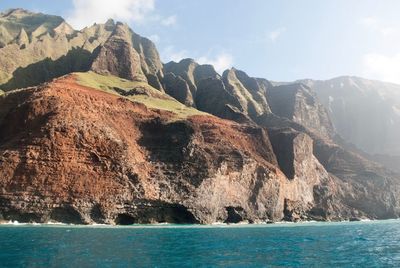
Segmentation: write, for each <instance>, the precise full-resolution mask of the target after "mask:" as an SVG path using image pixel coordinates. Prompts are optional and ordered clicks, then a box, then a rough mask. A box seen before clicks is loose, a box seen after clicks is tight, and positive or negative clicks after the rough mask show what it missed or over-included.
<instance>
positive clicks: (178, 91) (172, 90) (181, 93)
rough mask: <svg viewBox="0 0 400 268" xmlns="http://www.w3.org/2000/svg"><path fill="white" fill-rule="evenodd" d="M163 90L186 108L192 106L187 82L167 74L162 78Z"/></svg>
mask: <svg viewBox="0 0 400 268" xmlns="http://www.w3.org/2000/svg"><path fill="white" fill-rule="evenodd" d="M163 82H164V85H165V90H166V93H167V94H168V95H170V96H171V97H173V98H175V99H176V100H177V101H179V102H181V103H183V104H185V105H186V106H194V100H193V96H192V92H191V91H190V88H189V85H188V84H187V82H186V81H185V80H184V79H183V78H182V77H180V76H176V75H175V74H173V73H167V74H166V75H165V77H164V80H163Z"/></svg>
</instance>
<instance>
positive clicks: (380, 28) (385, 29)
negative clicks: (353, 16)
mask: <svg viewBox="0 0 400 268" xmlns="http://www.w3.org/2000/svg"><path fill="white" fill-rule="evenodd" d="M360 24H361V25H363V26H364V27H366V28H367V29H368V30H372V31H374V32H377V33H379V34H380V35H382V36H383V37H392V36H394V35H395V34H397V30H396V29H395V28H394V27H390V26H387V25H384V24H383V23H382V21H381V20H380V19H378V18H377V17H365V18H362V19H361V20H360Z"/></svg>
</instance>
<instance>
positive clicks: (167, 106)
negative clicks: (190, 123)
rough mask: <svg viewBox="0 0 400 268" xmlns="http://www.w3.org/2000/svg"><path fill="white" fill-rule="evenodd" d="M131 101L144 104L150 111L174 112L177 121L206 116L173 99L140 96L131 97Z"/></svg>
mask: <svg viewBox="0 0 400 268" xmlns="http://www.w3.org/2000/svg"><path fill="white" fill-rule="evenodd" d="M129 99H131V100H133V101H136V102H140V103H143V104H144V105H146V106H147V107H148V108H150V109H159V110H165V111H169V112H173V113H174V114H176V116H177V117H176V118H175V119H185V118H187V117H190V116H193V115H201V114H205V113H203V112H201V111H199V110H196V109H194V108H191V107H187V106H185V105H183V104H182V103H180V102H178V101H177V100H175V99H172V98H171V99H159V98H152V97H149V96H143V95H138V96H132V97H129Z"/></svg>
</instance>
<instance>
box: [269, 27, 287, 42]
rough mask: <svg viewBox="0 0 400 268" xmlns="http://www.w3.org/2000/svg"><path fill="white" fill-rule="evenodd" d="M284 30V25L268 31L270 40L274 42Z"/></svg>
mask: <svg viewBox="0 0 400 268" xmlns="http://www.w3.org/2000/svg"><path fill="white" fill-rule="evenodd" d="M284 32H286V27H280V28H278V29H275V30H273V31H272V32H270V33H269V34H268V37H269V39H270V40H271V41H272V42H275V41H276V40H278V38H279V37H280V36H281V35H282V34H283V33H284Z"/></svg>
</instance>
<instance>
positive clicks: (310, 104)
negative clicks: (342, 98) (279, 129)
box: [267, 84, 334, 138]
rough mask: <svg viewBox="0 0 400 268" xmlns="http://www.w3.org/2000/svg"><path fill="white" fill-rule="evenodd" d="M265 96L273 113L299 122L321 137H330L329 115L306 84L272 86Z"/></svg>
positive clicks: (332, 130) (331, 131)
mask: <svg viewBox="0 0 400 268" xmlns="http://www.w3.org/2000/svg"><path fill="white" fill-rule="evenodd" d="M267 96H268V100H269V103H270V106H271V110H272V112H273V113H274V114H275V115H278V116H281V117H285V118H288V119H290V120H292V121H294V122H296V123H298V124H301V125H303V126H304V127H306V128H308V129H309V130H311V131H313V132H315V133H316V134H317V135H319V136H321V137H326V138H330V137H332V134H333V133H334V129H333V126H332V124H331V121H330V119H329V116H328V114H327V112H326V110H325V108H324V107H323V106H322V105H321V104H320V103H319V101H318V99H317V98H316V96H315V93H314V92H313V91H312V90H311V89H310V88H308V87H307V86H305V85H303V84H290V85H283V86H277V87H272V88H270V89H269V90H268V93H267Z"/></svg>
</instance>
